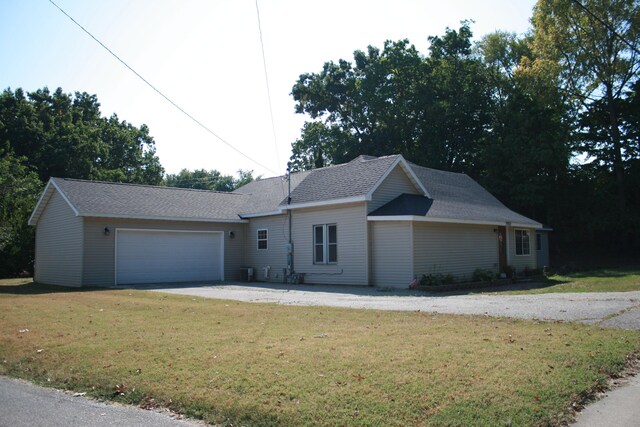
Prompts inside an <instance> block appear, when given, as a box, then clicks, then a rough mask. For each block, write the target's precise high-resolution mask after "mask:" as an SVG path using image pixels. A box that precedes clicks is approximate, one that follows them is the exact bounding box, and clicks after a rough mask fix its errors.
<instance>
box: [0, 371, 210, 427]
mask: <svg viewBox="0 0 640 427" xmlns="http://www.w3.org/2000/svg"><path fill="white" fill-rule="evenodd" d="M202 425H203V424H201V423H195V422H187V421H182V420H176V419H173V418H171V417H169V416H168V415H166V414H162V413H157V412H153V411H145V410H143V409H139V408H135V407H132V406H123V405H116V404H108V403H103V402H98V401H96V400H92V399H88V398H86V397H81V396H77V397H74V396H73V395H72V394H69V393H65V392H62V391H60V390H54V389H51V388H44V387H38V386H34V385H33V384H30V383H27V382H24V381H19V380H14V379H9V378H5V377H0V427H50V426H96V427H122V426H140V427H146V426H148V427H190V426H202Z"/></svg>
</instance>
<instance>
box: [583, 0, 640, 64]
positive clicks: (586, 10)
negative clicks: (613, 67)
mask: <svg viewBox="0 0 640 427" xmlns="http://www.w3.org/2000/svg"><path fill="white" fill-rule="evenodd" d="M571 1H572V2H573V3H575V4H577V5H578V6H579V7H580V8H581V9H582V10H584V11H585V12H587V14H589V16H591V17H592V18H593V19H595V20H596V21H598V22H600V23H601V24H602V25H603V26H604V27H605V28H607V29H608V30H609V31H611V32H612V33H613V35H614V36H616V37H617V38H619V39H620V40H621V41H622V42H623V43H624V44H626V45H627V46H628V47H629V49H631V50H632V51H634V52H635V53H637V54H639V55H640V51H639V50H638V48H636V47H635V46H634V45H632V44H631V43H630V42H629V41H628V40H627V39H625V38H624V37H622V36H621V35H620V34H618V32H617V31H616V30H615V28H613V27H611V25H609V23H607V22H605V21H604V20H603V19H602V18H600V17H599V16H598V15H596V14H595V13H593V12H592V11H591V10H589V8H587V6H585V5H584V4H582V2H581V1H580V0H571Z"/></svg>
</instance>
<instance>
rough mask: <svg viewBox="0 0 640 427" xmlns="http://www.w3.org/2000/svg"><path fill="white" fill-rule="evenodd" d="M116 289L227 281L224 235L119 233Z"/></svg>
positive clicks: (117, 240) (158, 232)
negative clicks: (119, 287) (149, 285)
mask: <svg viewBox="0 0 640 427" xmlns="http://www.w3.org/2000/svg"><path fill="white" fill-rule="evenodd" d="M115 271H116V285H125V284H126V285H131V284H142V283H162V282H197V281H208V280H224V233H223V232H217V231H182V230H144V229H116V256H115Z"/></svg>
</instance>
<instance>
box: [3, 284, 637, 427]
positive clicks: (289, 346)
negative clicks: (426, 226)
mask: <svg viewBox="0 0 640 427" xmlns="http://www.w3.org/2000/svg"><path fill="white" fill-rule="evenodd" d="M25 282H26V283H25ZM0 325H1V327H0V374H6V375H11V376H15V377H21V378H26V379H29V380H32V381H35V382H37V383H41V384H45V385H50V386H55V387H61V388H66V389H72V390H77V391H83V392H87V394H88V395H92V396H96V397H99V398H106V399H116V400H121V401H124V402H130V403H135V404H140V405H142V406H145V407H146V406H153V405H161V406H167V407H170V408H171V409H173V410H175V411H178V412H181V413H184V414H187V415H191V416H196V417H200V418H203V419H205V420H206V421H208V422H210V423H219V424H222V425H252V426H253V425H256V426H262V425H290V426H301V425H363V426H365V425H366V426H376V425H391V426H394V425H398V426H406V425H418V426H419V425H424V426H432V425H433V426H436V425H438V426H454V425H474V426H497V425H517V426H530V425H531V426H537V425H560V424H561V423H562V422H563V421H564V420H566V419H567V418H568V417H570V416H571V415H570V414H571V412H570V409H569V408H570V407H571V404H572V402H575V401H580V400H581V399H583V398H585V397H586V396H589V395H590V394H591V393H592V392H593V390H595V389H598V388H601V387H602V386H603V385H604V384H605V383H606V380H607V378H608V376H609V375H614V374H615V373H617V372H619V371H620V370H621V369H622V368H623V366H624V364H625V361H626V360H627V359H626V357H627V355H629V354H630V353H633V352H639V351H640V333H639V332H633V331H620V330H604V329H598V328H595V327H591V326H586V325H578V324H566V323H545V322H530V321H521V320H512V319H495V318H488V317H480V316H475V317H474V316H454V315H433V314H426V313H420V312H389V311H375V310H349V309H337V308H324V307H288V306H279V305H270V304H250V303H240V302H232V301H224V300H213V299H202V298H193V297H186V296H177V295H169V294H161V293H155V292H145V291H127V290H82V291H77V290H74V289H67V288H62V289H61V288H54V287H46V286H39V285H36V284H32V283H28V281H0ZM27 330H28V331H27Z"/></svg>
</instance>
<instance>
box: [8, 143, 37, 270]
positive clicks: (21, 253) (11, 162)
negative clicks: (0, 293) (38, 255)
mask: <svg viewBox="0 0 640 427" xmlns="http://www.w3.org/2000/svg"><path fill="white" fill-rule="evenodd" d="M23 161H24V159H21V158H17V157H15V156H13V155H12V154H10V153H7V152H6V150H2V149H0V277H14V276H17V275H19V274H21V273H23V272H25V271H30V270H31V269H32V268H33V259H34V253H33V252H34V251H33V248H34V246H33V241H34V230H33V227H29V226H28V225H27V220H28V219H29V216H30V215H31V211H32V209H33V207H34V205H35V203H36V201H37V200H38V196H39V195H40V192H41V191H42V188H43V185H42V183H41V182H40V180H39V179H38V175H37V174H36V173H35V172H33V171H31V170H29V168H28V167H26V166H25V165H24V164H23Z"/></svg>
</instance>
